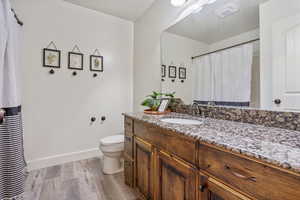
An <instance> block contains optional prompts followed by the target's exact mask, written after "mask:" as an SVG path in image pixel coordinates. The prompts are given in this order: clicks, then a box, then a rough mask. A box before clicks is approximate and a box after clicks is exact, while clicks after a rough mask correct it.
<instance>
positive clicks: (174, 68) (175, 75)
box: [169, 66, 177, 78]
mask: <svg viewBox="0 0 300 200" xmlns="http://www.w3.org/2000/svg"><path fill="white" fill-rule="evenodd" d="M171 69H173V70H174V73H175V74H174V76H172V75H171ZM176 69H177V67H176V66H169V78H176V77H177V71H176Z"/></svg>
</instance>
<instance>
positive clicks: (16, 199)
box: [0, 0, 25, 200]
mask: <svg viewBox="0 0 300 200" xmlns="http://www.w3.org/2000/svg"><path fill="white" fill-rule="evenodd" d="M19 33H20V26H19V25H18V24H17V21H16V19H15V17H14V14H13V13H12V11H11V6H10V2H9V0H1V1H0V109H2V110H4V111H5V116H4V121H3V122H1V124H0V200H20V199H23V193H24V184H25V159H24V150H23V128H22V117H21V101H20V88H19V86H20V78H19V73H20V69H19V67H20V63H19V62H20V56H19V50H20V47H19V45H20V40H19V38H20V37H19Z"/></svg>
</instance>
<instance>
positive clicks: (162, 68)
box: [161, 65, 166, 78]
mask: <svg viewBox="0 0 300 200" xmlns="http://www.w3.org/2000/svg"><path fill="white" fill-rule="evenodd" d="M161 77H162V78H165V77H166V65H162V66H161Z"/></svg>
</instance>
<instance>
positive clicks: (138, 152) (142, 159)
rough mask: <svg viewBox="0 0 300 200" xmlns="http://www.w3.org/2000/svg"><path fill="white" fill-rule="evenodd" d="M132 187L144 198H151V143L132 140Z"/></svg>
mask: <svg viewBox="0 0 300 200" xmlns="http://www.w3.org/2000/svg"><path fill="white" fill-rule="evenodd" d="M134 177H135V179H134V187H135V188H136V190H137V192H138V193H139V194H140V195H141V196H142V198H144V199H147V200H148V199H149V200H150V199H153V191H154V190H153V187H154V185H153V178H154V149H153V148H152V145H151V144H149V143H147V142H145V141H143V140H140V139H138V138H135V140H134Z"/></svg>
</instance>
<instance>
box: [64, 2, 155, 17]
mask: <svg viewBox="0 0 300 200" xmlns="http://www.w3.org/2000/svg"><path fill="white" fill-rule="evenodd" d="M65 1H67V2H70V3H73V4H76V5H79V6H82V7H85V8H89V9H93V10H96V11H100V12H103V13H106V14H109V15H113V16H117V17H120V18H123V19H126V20H130V21H135V20H136V19H138V18H139V17H140V16H142V15H143V13H144V12H145V11H146V10H147V9H148V8H149V7H150V6H151V5H152V3H153V2H154V1H155V0H65Z"/></svg>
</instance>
